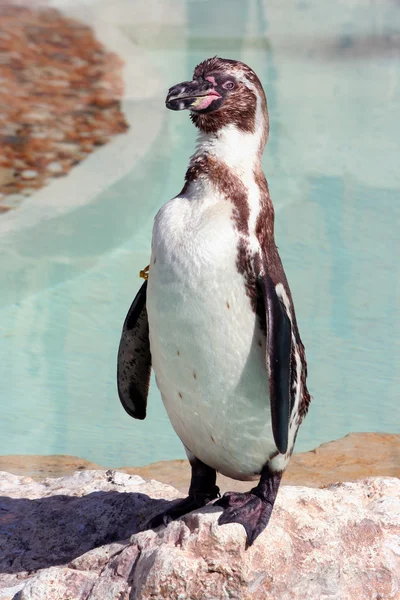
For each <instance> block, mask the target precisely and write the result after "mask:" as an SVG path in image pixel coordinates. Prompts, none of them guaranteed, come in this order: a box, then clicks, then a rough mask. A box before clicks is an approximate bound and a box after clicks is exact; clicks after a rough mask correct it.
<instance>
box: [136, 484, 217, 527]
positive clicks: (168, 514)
mask: <svg viewBox="0 0 400 600" xmlns="http://www.w3.org/2000/svg"><path fill="white" fill-rule="evenodd" d="M215 488H216V490H215V494H210V495H208V494H196V495H195V496H188V497H187V498H184V499H183V500H179V501H178V502H173V503H172V506H171V507H170V508H168V509H167V510H166V511H164V512H163V513H160V514H158V515H156V516H155V517H153V518H152V519H151V520H150V521H149V522H148V523H147V526H146V528H147V529H155V528H156V527H159V526H160V525H168V523H170V522H171V521H175V519H179V517H183V515H186V514H187V513H190V512H192V511H193V510H196V509H197V508H202V507H203V506H205V505H206V504H208V503H209V502H210V501H211V500H214V499H215V498H217V497H218V496H219V489H218V488H217V486H215Z"/></svg>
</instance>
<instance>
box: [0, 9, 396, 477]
mask: <svg viewBox="0 0 400 600" xmlns="http://www.w3.org/2000/svg"><path fill="white" fill-rule="evenodd" d="M177 6H178V7H179V10H180V11H181V12H179V15H180V16H179V19H177V21H176V23H175V22H174V20H173V17H171V19H170V21H169V22H168V23H166V24H165V25H163V26H162V27H161V29H160V28H158V29H157V28H154V27H153V29H152V28H151V27H150V28H149V31H148V35H143V29H140V30H139V25H136V24H135V22H125V23H124V24H123V25H121V31H123V33H124V35H126V36H127V37H128V38H130V39H132V40H136V41H138V40H139V43H140V44H141V46H142V47H143V48H145V50H146V51H147V52H148V57H149V60H150V61H151V63H152V66H153V67H154V69H155V70H156V71H157V72H158V75H159V77H160V79H161V80H162V82H163V85H164V84H165V86H164V87H165V90H167V88H168V87H170V86H171V85H172V84H174V83H177V82H179V81H182V80H185V79H188V77H189V76H190V74H191V71H192V69H193V67H194V66H195V65H196V64H197V63H198V62H200V61H201V60H203V59H204V58H206V57H208V56H212V55H214V54H218V55H220V56H224V57H229V58H238V59H241V60H244V61H245V62H248V63H249V64H250V65H251V66H252V67H253V68H254V69H255V70H256V72H257V73H258V75H259V76H260V78H261V80H262V81H263V83H264V85H265V89H266V92H267V97H268V102H269V110H270V120H271V135H270V142H269V144H268V146H267V150H266V154H265V161H264V167H265V172H266V175H267V178H268V180H269V184H270V190H271V195H272V199H273V201H274V204H275V208H276V238H277V244H278V246H279V249H280V253H281V256H282V259H283V262H284V266H285V269H286V273H287V275H288V278H289V282H290V285H291V288H292V292H293V295H294V299H295V304H296V310H297V316H298V321H299V325H300V330H301V334H302V337H303V340H304V343H305V345H306V350H307V356H308V362H309V389H310V391H311V393H312V395H313V402H312V405H311V410H310V413H309V416H308V417H307V419H306V421H305V422H304V424H303V426H302V428H301V430H300V433H299V438H298V443H297V450H306V449H311V448H313V447H315V446H317V445H318V444H320V443H322V442H325V441H329V440H332V439H335V438H338V437H341V436H343V435H345V434H347V433H348V432H350V431H388V432H399V430H400V418H399V417H398V409H397V407H398V398H399V392H398V390H399V386H400V373H399V366H400V342H399V340H400V310H399V305H400V302H399V301H400V284H399V276H398V264H397V263H398V258H399V256H400V242H399V239H400V236H399V232H398V230H399V223H400V203H399V200H400V68H399V64H400V63H399V59H400V5H399V4H398V3H395V2H390V1H389V0H383V1H382V2H381V3H376V2H370V3H368V2H366V1H363V2H356V1H354V2H341V1H339V0H337V1H336V2H328V1H324V2H318V1H317V0H313V1H310V2H308V1H306V0H305V1H302V2H300V1H298V2H295V1H288V2H287V3H282V2H280V1H278V0H275V1H274V2H265V3H263V2H258V1H249V2H238V1H235V2H234V1H232V0H229V10H228V9H227V6H228V0H224V1H222V0H220V1H218V2H217V1H215V0H212V1H201V0H197V1H188V2H187V3H183V2H182V3H177ZM283 6H284V7H285V8H283ZM182 7H183V8H182ZM152 18H153V19H154V15H153V17H152ZM144 77H145V73H144ZM147 103H148V101H147V100H146V101H140V100H138V101H136V108H137V110H138V111H139V112H140V111H146V110H147V108H148V106H147ZM151 107H152V110H155V111H159V112H160V114H162V119H163V120H162V125H161V129H160V131H159V133H158V135H157V138H156V140H155V141H154V143H153V144H152V146H151V148H150V150H149V152H147V153H146V155H145V156H144V157H143V158H142V159H141V160H140V161H139V162H138V163H136V164H134V165H132V170H131V172H129V173H128V174H127V175H126V176H124V177H123V178H121V179H120V180H119V181H117V182H116V183H114V184H113V185H112V186H110V187H109V188H108V189H105V190H103V191H102V192H101V193H100V194H99V195H98V196H97V198H96V200H95V201H94V202H93V203H91V204H89V205H87V206H85V207H82V208H77V209H76V210H74V211H72V212H70V213H68V214H66V215H63V216H60V217H59V218H57V219H51V220H45V217H46V213H45V209H44V210H43V217H44V219H43V220H42V221H40V222H39V223H38V224H36V225H35V226H34V227H31V228H25V229H23V230H21V231H16V232H14V233H12V234H9V235H7V236H4V237H2V238H1V239H0V260H1V273H0V305H1V306H0V398H1V400H0V402H1V413H2V423H3V428H2V436H1V437H0V454H25V453H26V454H73V455H77V456H81V457H84V458H87V459H90V460H92V461H95V462H97V463H99V464H102V465H104V466H122V465H126V464H131V465H132V464H136V465H139V464H146V463H148V462H151V461H156V460H164V459H170V458H179V457H183V456H184V452H183V449H182V447H181V444H180V442H179V440H178V439H177V438H176V436H175V434H174V432H173V430H172V428H171V426H170V424H169V421H168V419H167V417H166V414H165V411H164V408H163V406H162V403H161V399H160V396H159V393H158V390H157V388H156V386H155V384H154V381H153V383H152V387H151V391H150V397H149V412H148V418H147V419H146V421H144V422H139V421H134V420H133V419H131V418H130V417H128V415H126V414H125V412H124V411H123V409H122V407H121V406H120V404H119V400H118V396H117V392H116V381H115V378H116V375H115V372H116V353H117V348H118V342H119V335H120V330H121V327H122V322H123V320H124V317H125V314H126V311H127V309H128V307H129V305H130V302H131V300H132V298H133V296H134V294H135V292H136V290H137V289H138V287H139V285H140V283H141V280H140V279H139V278H138V276H137V274H138V271H139V269H140V268H142V267H144V266H145V265H146V264H147V263H148V258H149V252H150V240H151V228H152V220H153V218H154V215H155V213H156V212H157V210H158V208H159V207H160V206H161V204H163V203H164V202H165V201H166V200H168V199H169V198H170V197H173V196H174V195H176V193H178V192H179V190H180V189H181V187H182V181H183V176H184V172H185V167H186V165H187V162H188V157H189V154H190V153H191V151H192V150H193V146H194V140H195V131H194V128H193V127H192V126H191V124H190V122H189V119H188V115H187V114H183V113H172V112H169V111H166V110H165V109H164V92H162V93H160V95H159V97H157V98H155V99H154V100H153V101H152V103H151ZM141 135H143V132H141ZM138 143H139V140H138ZM94 176H95V174H94ZM76 193H77V194H79V189H77V190H76Z"/></svg>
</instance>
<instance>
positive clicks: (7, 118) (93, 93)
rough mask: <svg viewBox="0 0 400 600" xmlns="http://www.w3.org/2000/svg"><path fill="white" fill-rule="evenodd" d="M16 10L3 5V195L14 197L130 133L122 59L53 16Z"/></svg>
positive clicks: (31, 6)
mask: <svg viewBox="0 0 400 600" xmlns="http://www.w3.org/2000/svg"><path fill="white" fill-rule="evenodd" d="M17 4H20V3H19V2H11V4H10V0H8V1H6V2H5V3H4V1H3V2H0V22H1V26H2V27H1V30H2V31H1V32H0V38H1V39H0V41H1V52H0V63H1V67H2V68H1V86H0V105H1V114H0V144H1V148H2V159H1V166H0V192H2V193H4V194H7V195H9V194H15V193H19V192H21V191H22V190H24V189H25V188H26V187H31V188H32V187H33V188H35V189H37V188H40V187H42V186H44V185H46V184H47V182H48V180H49V179H51V178H53V177H59V176H61V175H63V174H67V173H68V172H69V171H70V170H71V169H72V168H73V167H74V165H76V164H77V163H79V162H80V161H81V160H84V159H85V158H86V156H87V154H88V153H89V152H92V151H93V150H94V149H96V148H97V146H100V145H102V144H105V143H106V142H107V141H109V140H110V139H111V137H112V136H113V135H116V134H118V133H123V132H125V131H126V130H127V128H128V123H127V122H126V120H125V117H124V115H123V114H122V112H121V98H122V97H123V79H122V75H121V69H122V61H121V60H120V59H119V58H118V56H116V55H115V54H114V53H112V52H109V51H108V50H106V49H105V48H104V46H103V45H102V44H101V43H100V42H99V41H98V40H96V38H95V37H94V33H93V31H92V30H91V29H90V28H89V27H88V26H87V25H84V24H83V23H79V22H77V21H74V20H73V19H70V18H68V17H67V16H65V15H63V14H62V13H60V12H59V11H57V10H55V9H54V8H51V7H48V6H47V7H46V6H39V5H37V4H38V3H35V2H27V3H25V4H27V6H17ZM39 4H41V3H39ZM44 4H47V3H46V2H44ZM3 32H7V33H6V34H5V35H4V34H3ZM97 130H101V131H102V134H101V135H98V134H97V133H96V131H97ZM80 133H84V134H85V137H87V141H88V142H90V143H89V144H87V145H86V146H85V148H82V147H81V144H80V137H81V136H80ZM69 142H72V145H71V147H68V144H69ZM60 144H64V148H63V149H61V150H60V149H59V148H58V146H59V145H60ZM49 155H50V156H49ZM49 163H50V164H49ZM1 169H3V170H1ZM34 173H35V174H34ZM14 207H15V206H14V205H13V204H12V203H10V205H9V206H8V207H6V208H4V206H3V208H2V209H0V212H5V211H6V210H9V209H10V208H14Z"/></svg>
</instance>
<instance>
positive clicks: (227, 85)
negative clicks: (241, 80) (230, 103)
mask: <svg viewBox="0 0 400 600" xmlns="http://www.w3.org/2000/svg"><path fill="white" fill-rule="evenodd" d="M222 87H223V88H224V89H225V90H233V88H234V87H235V84H234V83H233V81H225V83H223V84H222Z"/></svg>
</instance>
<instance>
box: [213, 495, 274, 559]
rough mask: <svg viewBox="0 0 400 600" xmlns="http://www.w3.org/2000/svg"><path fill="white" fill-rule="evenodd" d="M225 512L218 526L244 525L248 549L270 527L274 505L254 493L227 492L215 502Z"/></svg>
mask: <svg viewBox="0 0 400 600" xmlns="http://www.w3.org/2000/svg"><path fill="white" fill-rule="evenodd" d="M214 506H221V507H222V508H224V512H223V513H222V514H221V515H220V517H219V519H218V525H225V524H227V523H239V524H240V525H243V527H244V529H245V531H246V536H247V547H249V546H251V545H252V544H253V543H254V541H255V540H256V539H257V537H258V536H259V535H260V533H261V532H262V531H264V529H265V528H266V526H267V525H268V521H269V519H270V516H271V513H272V505H271V504H270V503H269V502H266V501H265V500H262V499H261V498H260V497H259V496H257V495H256V494H253V493H252V492H245V493H237V492H227V493H226V494H224V495H223V496H222V498H220V499H219V500H217V501H216V502H214Z"/></svg>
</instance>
